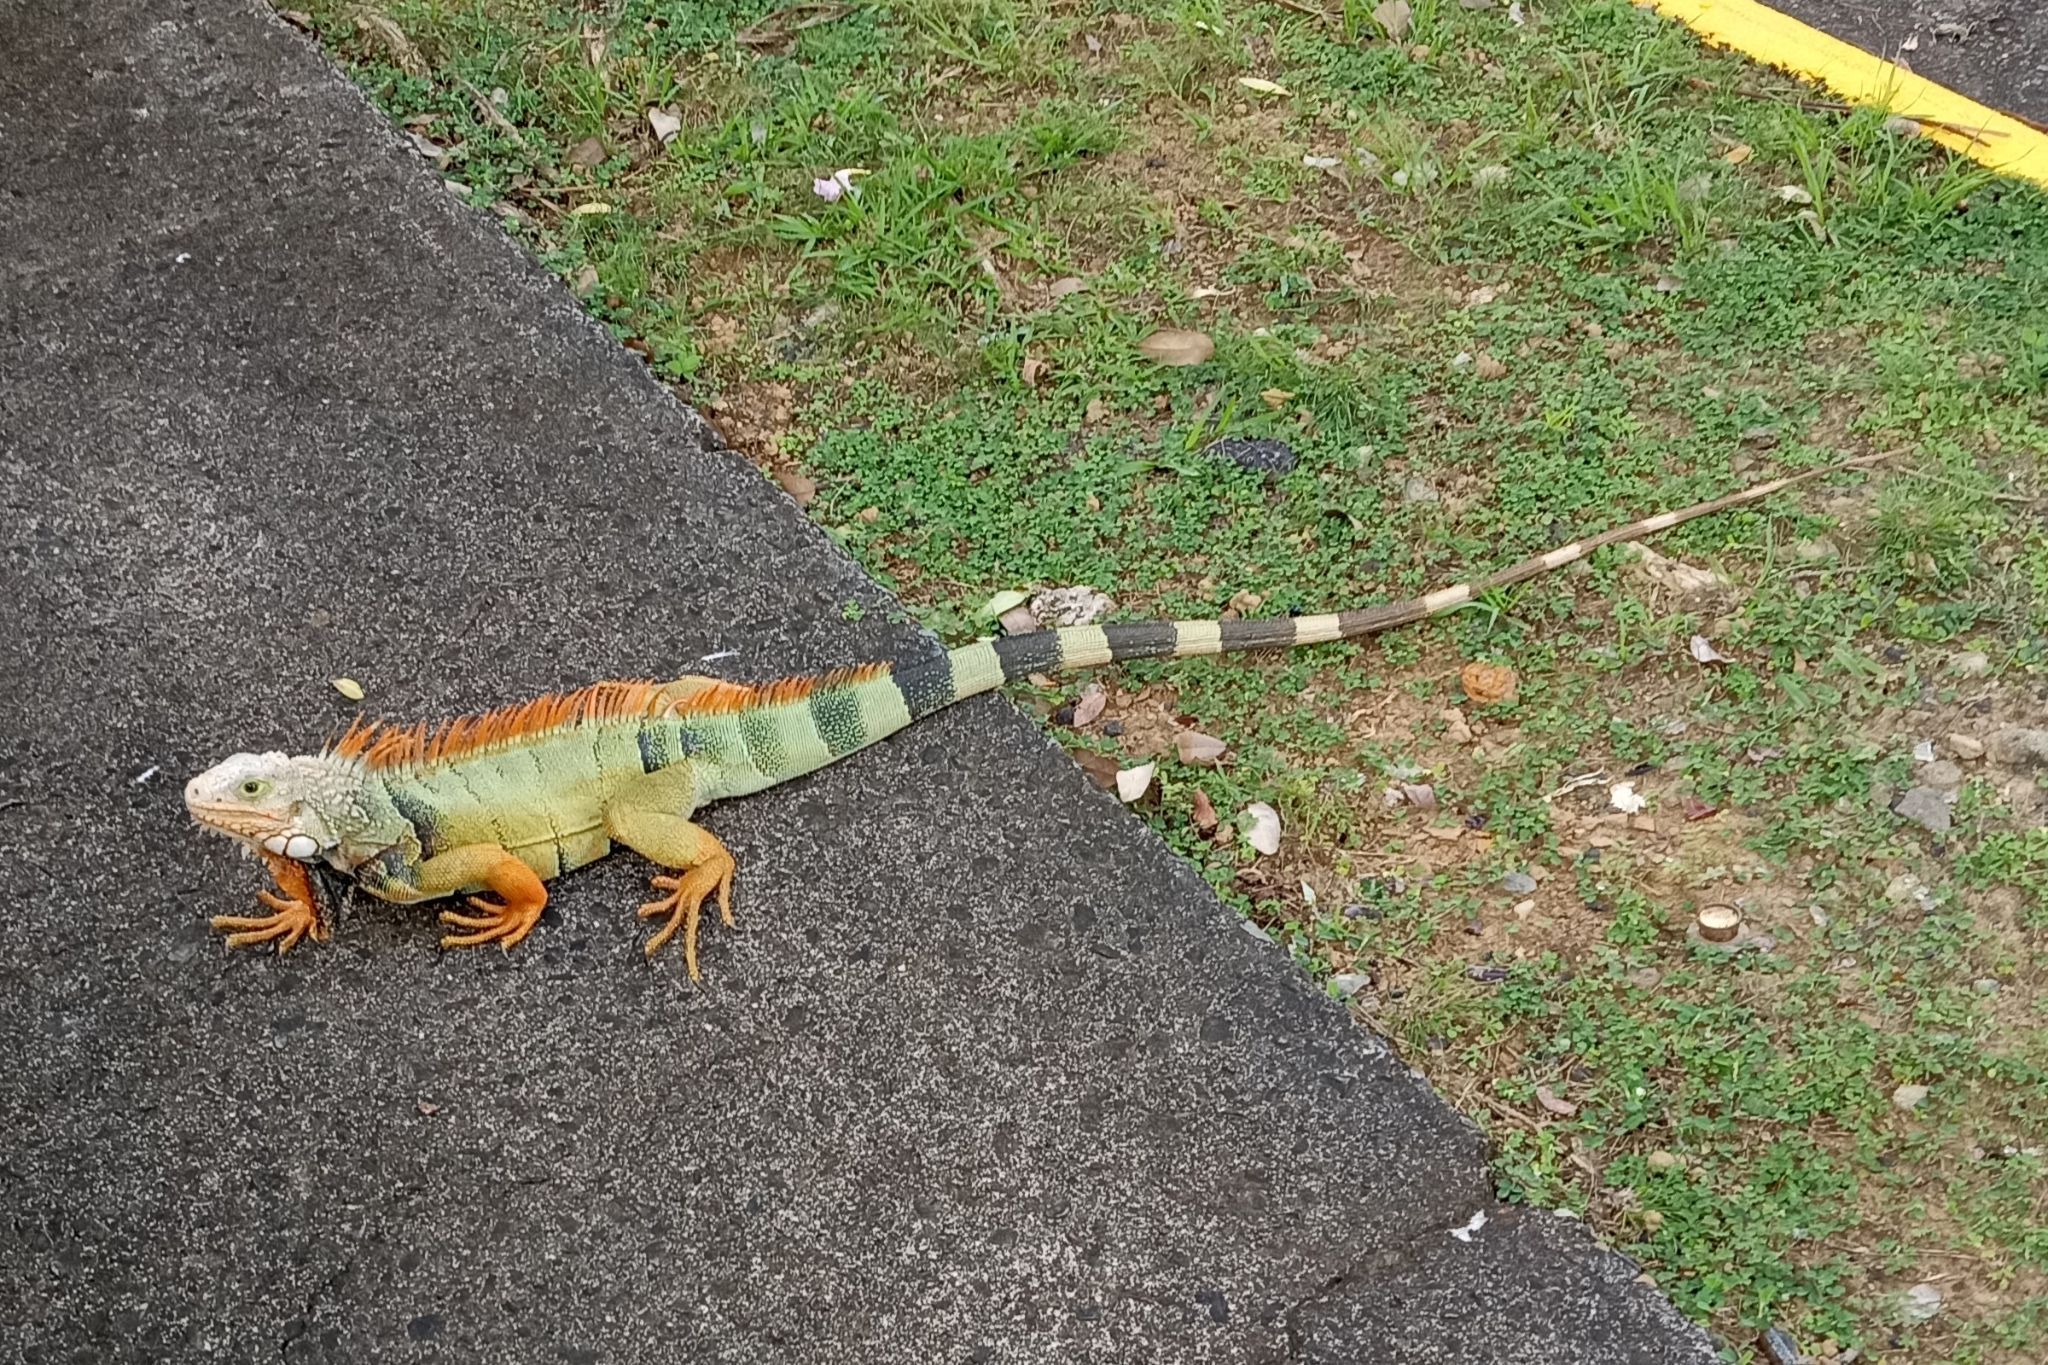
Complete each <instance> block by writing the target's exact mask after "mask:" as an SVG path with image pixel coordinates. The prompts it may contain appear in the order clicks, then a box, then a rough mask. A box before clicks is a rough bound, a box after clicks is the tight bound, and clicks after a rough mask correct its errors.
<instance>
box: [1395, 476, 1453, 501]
mask: <svg viewBox="0 0 2048 1365" xmlns="http://www.w3.org/2000/svg"><path fill="white" fill-rule="evenodd" d="M1443 500H1444V495H1443V494H1441V493H1439V492H1437V491H1436V485H1435V484H1433V483H1431V482H1430V481H1429V480H1428V479H1423V478H1413V479H1410V480H1408V481H1407V482H1406V483H1404V484H1402V485H1401V501H1402V502H1411V503H1412V502H1442V501H1443Z"/></svg>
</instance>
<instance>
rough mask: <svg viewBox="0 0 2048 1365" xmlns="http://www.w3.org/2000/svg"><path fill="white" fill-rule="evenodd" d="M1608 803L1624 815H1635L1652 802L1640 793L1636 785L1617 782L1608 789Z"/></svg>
mask: <svg viewBox="0 0 2048 1365" xmlns="http://www.w3.org/2000/svg"><path fill="white" fill-rule="evenodd" d="M1607 804H1608V805H1610V806H1612V807H1614V808H1615V809H1616V810H1618V811H1620V812H1622V813H1623V814H1624V815H1634V814H1636V813H1638V812H1639V811H1641V810H1643V809H1644V808H1645V807H1647V806H1648V805H1649V804H1650V803H1649V801H1648V799H1646V798H1645V797H1643V796H1641V795H1639V794H1638V793H1637V791H1636V789H1635V787H1634V786H1633V785H1632V784H1630V783H1627V782H1617V783H1615V784H1614V785H1613V786H1611V787H1609V788H1608V789H1607Z"/></svg>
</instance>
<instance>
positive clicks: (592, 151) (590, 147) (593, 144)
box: [569, 137, 607, 171]
mask: <svg viewBox="0 0 2048 1365" xmlns="http://www.w3.org/2000/svg"><path fill="white" fill-rule="evenodd" d="M606 155H607V153H606V151H605V149H604V143H603V142H601V141H599V140H598V139H597V138H594V137H587V138H584V139H583V141H581V142H579V143H577V144H576V145H575V146H574V147H571V148H570V149H569V164H570V165H571V166H574V167H576V169H578V170H581V171H587V170H592V169H594V168H595V167H597V166H600V165H602V164H604V159H605V157H606Z"/></svg>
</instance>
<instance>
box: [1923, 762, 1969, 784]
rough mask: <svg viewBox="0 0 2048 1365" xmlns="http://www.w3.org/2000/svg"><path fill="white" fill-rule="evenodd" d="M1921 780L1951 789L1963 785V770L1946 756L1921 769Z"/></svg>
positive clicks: (1924, 782)
mask: <svg viewBox="0 0 2048 1365" xmlns="http://www.w3.org/2000/svg"><path fill="white" fill-rule="evenodd" d="M1920 781H1921V782H1922V783H1923V784H1924V785H1926V786H1929V787H1939V788H1941V789H1942V790H1943V791H1950V790H1953V789H1954V788H1956V787H1960V786H1962V785H1963V770H1962V769H1961V768H1959V767H1957V766H1956V765H1955V764H1953V763H1951V762H1949V761H1948V760H1947V759H1945V758H1937V759H1936V760H1934V762H1932V763H1930V764H1928V765H1927V766H1926V767H1924V768H1922V769H1921V770H1920Z"/></svg>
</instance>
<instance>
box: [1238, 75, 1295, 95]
mask: <svg viewBox="0 0 2048 1365" xmlns="http://www.w3.org/2000/svg"><path fill="white" fill-rule="evenodd" d="M1237 83H1238V84H1239V85H1241V86H1243V87H1244V88H1245V89H1247V90H1249V91H1251V92H1252V93H1253V94H1255V95H1291V94H1293V93H1294V92H1293V91H1292V90H1289V89H1288V88H1287V87H1286V86H1284V85H1281V84H1279V83H1278V82H1277V81H1269V80H1267V79H1266V78H1265V77H1264V76H1239V77H1238V78H1237Z"/></svg>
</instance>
